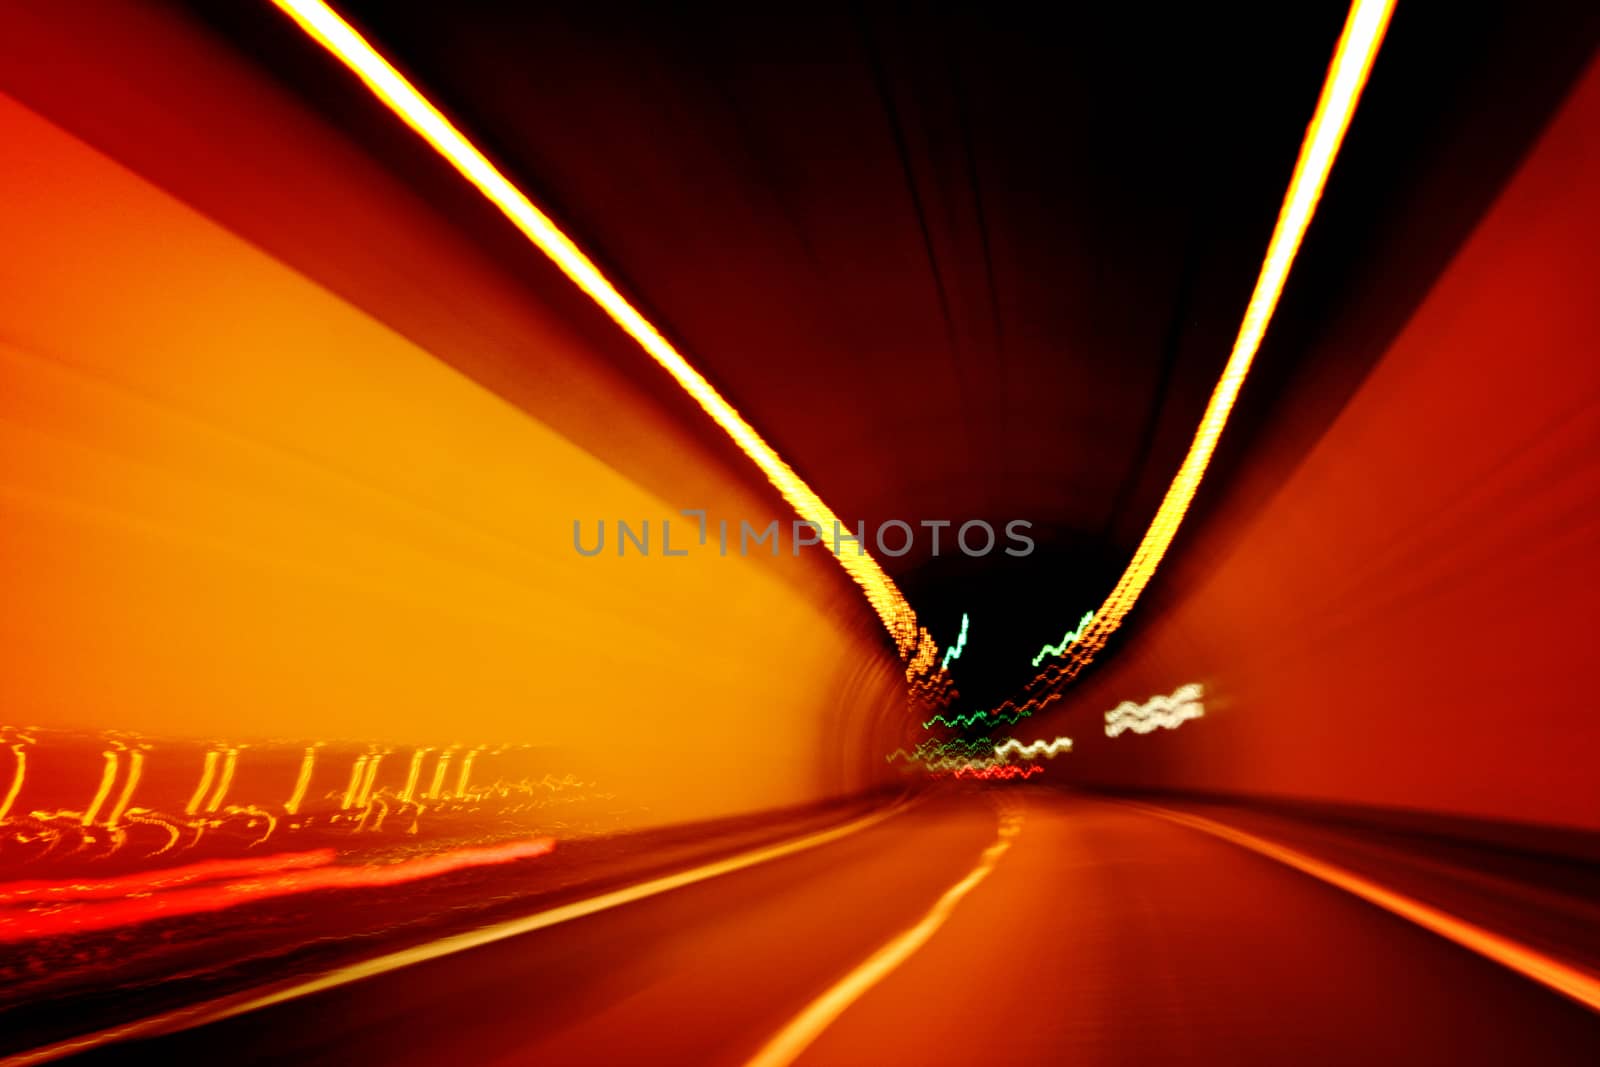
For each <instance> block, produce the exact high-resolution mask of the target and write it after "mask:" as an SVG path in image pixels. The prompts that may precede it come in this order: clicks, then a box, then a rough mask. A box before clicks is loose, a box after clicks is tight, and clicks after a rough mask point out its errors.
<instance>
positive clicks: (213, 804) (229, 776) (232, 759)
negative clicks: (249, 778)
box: [206, 748, 239, 811]
mask: <svg viewBox="0 0 1600 1067" xmlns="http://www.w3.org/2000/svg"><path fill="white" fill-rule="evenodd" d="M238 764H239V750H238V749H236V748H230V749H228V752H227V755H226V756H225V757H224V758H223V761H222V777H221V778H220V779H219V780H218V781H217V791H216V792H215V793H213V794H211V799H210V800H209V801H208V802H207V803H206V810H207V811H216V810H217V809H218V808H220V807H221V806H222V799H223V798H224V797H226V796H227V795H228V787H229V786H230V785H232V784H233V769H234V768H235V767H236V766H238Z"/></svg>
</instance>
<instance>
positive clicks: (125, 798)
mask: <svg viewBox="0 0 1600 1067" xmlns="http://www.w3.org/2000/svg"><path fill="white" fill-rule="evenodd" d="M143 772H144V753H143V752H140V751H139V750H137V749H135V750H133V751H132V752H130V753H129V754H128V780H127V781H126V782H124V783H123V786H122V793H121V794H120V795H118V797H117V803H116V805H115V806H114V807H112V809H111V814H110V815H108V816H106V829H108V830H115V829H116V828H117V824H118V823H119V822H120V821H121V820H122V813H123V812H125V811H127V810H128V805H129V804H130V803H132V802H133V791H134V790H135V789H137V788H138V787H139V776H140V775H141V774H142V773H143Z"/></svg>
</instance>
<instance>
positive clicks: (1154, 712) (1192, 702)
mask: <svg viewBox="0 0 1600 1067" xmlns="http://www.w3.org/2000/svg"><path fill="white" fill-rule="evenodd" d="M1204 695H1205V689H1204V687H1202V686H1201V685H1200V684H1199V683H1198V682H1193V683H1190V684H1189V685H1185V686H1180V687H1179V688H1178V689H1176V690H1175V691H1174V692H1173V693H1172V695H1171V696H1153V697H1151V698H1150V699H1149V700H1147V701H1145V702H1144V703H1143V704H1135V703H1134V702H1133V701H1131V700H1124V701H1123V702H1122V703H1121V704H1118V705H1117V706H1116V707H1114V708H1112V709H1111V710H1110V711H1108V712H1106V736H1107V737H1116V736H1117V735H1118V734H1121V733H1124V732H1126V731H1128V730H1132V731H1133V732H1134V733H1136V734H1147V733H1150V732H1151V731H1153V730H1176V729H1177V728H1178V727H1180V726H1182V725H1183V724H1184V723H1186V722H1188V721H1189V720H1190V719H1198V718H1200V717H1201V716H1203V715H1204V714H1205V713H1206V709H1205V705H1203V704H1201V703H1200V698H1201V697H1202V696H1204Z"/></svg>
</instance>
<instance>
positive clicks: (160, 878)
mask: <svg viewBox="0 0 1600 1067" xmlns="http://www.w3.org/2000/svg"><path fill="white" fill-rule="evenodd" d="M337 855H338V853H337V852H335V851H334V850H333V849H331V848H319V849H313V850H311V851H309V852H283V853H279V854H278V855H276V856H262V857H260V858H259V859H247V860H206V861H203V862H201V863H186V864H184V865H183V866H181V867H167V868H165V869H163V870H156V871H141V872H139V873H137V874H126V875H119V876H116V877H112V878H94V879H87V878H79V879H73V880H69V881H44V880H34V881H28V882H5V883H0V904H13V903H16V902H18V901H22V902H28V901H33V900H89V899H93V898H96V897H121V896H127V895H129V894H132V893H148V892H152V891H154V890H160V889H170V888H171V887H173V886H179V885H186V884H188V883H190V882H206V881H211V880H213V879H217V878H232V877H237V876H239V875H257V874H273V873H277V872H279V871H290V870H299V869H301V868H305V867H321V866H323V865H324V864H328V863H332V862H333V861H334V859H335V857H336V856H337Z"/></svg>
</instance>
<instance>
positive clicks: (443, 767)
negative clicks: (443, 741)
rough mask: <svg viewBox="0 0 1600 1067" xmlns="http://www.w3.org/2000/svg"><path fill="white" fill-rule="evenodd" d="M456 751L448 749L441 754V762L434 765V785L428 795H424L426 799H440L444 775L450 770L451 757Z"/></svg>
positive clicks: (429, 789) (430, 787)
mask: <svg viewBox="0 0 1600 1067" xmlns="http://www.w3.org/2000/svg"><path fill="white" fill-rule="evenodd" d="M454 751H455V750H454V749H448V748H447V749H445V750H444V751H443V752H441V753H439V761H438V762H437V763H435V764H434V765H433V784H432V785H430V786H429V787H428V791H427V792H426V793H424V794H422V796H423V798H424V799H427V800H437V799H439V793H440V791H441V790H443V789H444V775H445V772H446V771H448V770H449V769H450V756H451V753H453V752H454Z"/></svg>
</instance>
